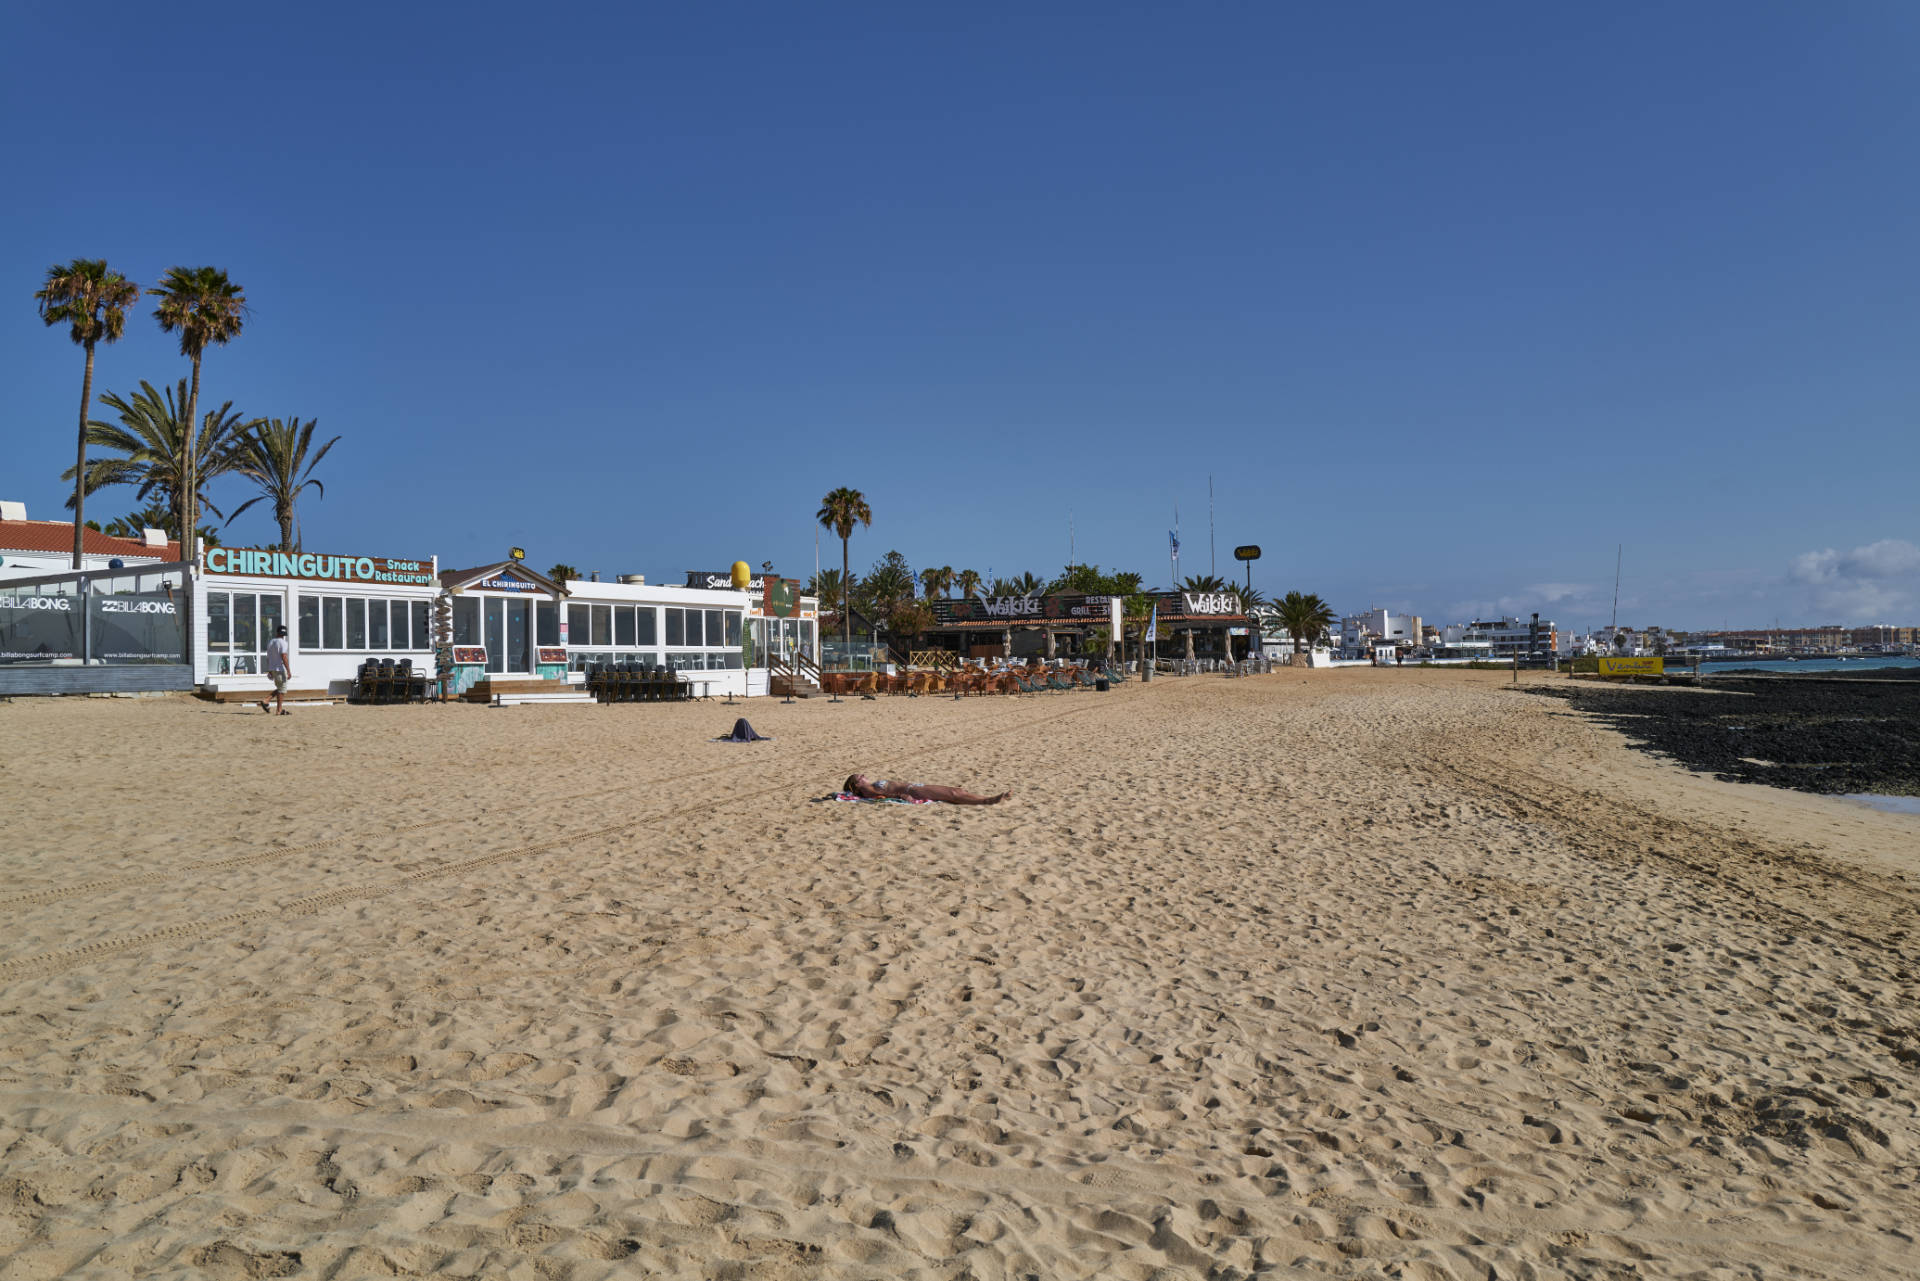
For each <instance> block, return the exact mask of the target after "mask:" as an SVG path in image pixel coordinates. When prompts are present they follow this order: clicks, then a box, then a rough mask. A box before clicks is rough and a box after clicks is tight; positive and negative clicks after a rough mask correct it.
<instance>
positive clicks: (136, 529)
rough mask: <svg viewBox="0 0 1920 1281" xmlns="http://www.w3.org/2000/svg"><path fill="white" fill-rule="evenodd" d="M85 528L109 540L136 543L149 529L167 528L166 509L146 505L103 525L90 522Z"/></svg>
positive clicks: (151, 504) (156, 504)
mask: <svg viewBox="0 0 1920 1281" xmlns="http://www.w3.org/2000/svg"><path fill="white" fill-rule="evenodd" d="M87 527H88V528H89V529H97V530H99V531H100V532H101V533H103V534H105V535H107V537H109V538H131V539H134V540H135V541H138V540H139V539H140V538H142V537H143V536H144V535H145V533H146V531H147V530H149V529H159V530H165V529H166V528H167V509H166V508H164V507H162V506H160V505H159V504H158V503H148V504H147V505H146V506H145V507H143V508H141V509H140V510H139V511H137V512H128V513H127V514H126V515H124V516H116V517H114V518H113V519H112V520H110V521H108V522H107V523H106V524H105V525H102V524H100V522H99V521H94V520H90V521H88V522H87Z"/></svg>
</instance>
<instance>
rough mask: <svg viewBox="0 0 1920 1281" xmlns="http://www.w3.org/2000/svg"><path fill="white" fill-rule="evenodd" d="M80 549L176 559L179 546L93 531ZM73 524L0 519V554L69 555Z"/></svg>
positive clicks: (62, 521) (90, 551) (94, 553)
mask: <svg viewBox="0 0 1920 1281" xmlns="http://www.w3.org/2000/svg"><path fill="white" fill-rule="evenodd" d="M80 546H81V549H82V550H83V551H85V552H86V554H87V555H89V556H119V557H122V558H125V557H129V556H134V557H139V558H140V559H142V560H179V559H180V544H179V543H176V542H171V541H169V542H168V543H167V545H166V546H164V547H149V546H147V545H146V544H145V543H143V542H141V541H140V540H139V539H137V538H114V537H111V536H110V535H107V534H103V533H101V532H100V531H99V530H97V529H89V530H87V531H86V535H85V540H84V541H83V542H82V543H81V544H80ZM72 550H73V522H72V521H68V520H0V551H9V552H71V551H72Z"/></svg>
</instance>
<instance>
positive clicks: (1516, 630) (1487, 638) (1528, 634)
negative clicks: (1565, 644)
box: [1440, 617, 1560, 658]
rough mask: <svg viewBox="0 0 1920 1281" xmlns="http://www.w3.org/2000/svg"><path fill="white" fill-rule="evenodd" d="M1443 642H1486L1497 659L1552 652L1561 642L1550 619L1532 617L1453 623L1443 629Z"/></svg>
mask: <svg viewBox="0 0 1920 1281" xmlns="http://www.w3.org/2000/svg"><path fill="white" fill-rule="evenodd" d="M1440 643H1441V644H1442V645H1447V646H1454V645H1470V644H1487V645H1491V646H1492V647H1493V649H1492V652H1493V656H1494V657H1495V658H1510V657H1512V656H1514V655H1516V654H1517V655H1519V656H1521V657H1523V658H1524V657H1526V656H1527V655H1528V654H1532V653H1535V652H1538V653H1542V654H1549V653H1552V652H1553V651H1554V650H1555V648H1556V647H1557V646H1558V645H1559V643H1560V638H1559V632H1558V631H1557V630H1556V629H1555V628H1554V625H1553V621H1552V620H1551V619H1546V618H1542V619H1540V620H1539V621H1538V622H1537V623H1536V622H1535V621H1534V620H1533V619H1531V618H1513V617H1507V618H1496V619H1478V620H1475V621H1474V622H1471V623H1452V624H1449V625H1448V626H1446V627H1443V628H1441V629H1440Z"/></svg>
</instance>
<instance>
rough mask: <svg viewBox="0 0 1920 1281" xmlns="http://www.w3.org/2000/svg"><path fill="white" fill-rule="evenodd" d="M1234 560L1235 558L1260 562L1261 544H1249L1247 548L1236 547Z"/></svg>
mask: <svg viewBox="0 0 1920 1281" xmlns="http://www.w3.org/2000/svg"><path fill="white" fill-rule="evenodd" d="M1233 558H1234V559H1235V560H1259V559H1260V544H1258V543H1248V544H1247V545H1246V546H1245V547H1236V548H1234V549H1233Z"/></svg>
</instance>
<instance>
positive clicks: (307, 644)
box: [300, 596, 320, 649]
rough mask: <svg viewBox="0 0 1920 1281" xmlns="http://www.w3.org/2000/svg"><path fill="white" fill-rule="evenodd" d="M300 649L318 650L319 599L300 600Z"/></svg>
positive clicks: (310, 597)
mask: <svg viewBox="0 0 1920 1281" xmlns="http://www.w3.org/2000/svg"><path fill="white" fill-rule="evenodd" d="M300 648H301V649H319V648H320V598H319V597H318V596H302V597H301V598H300Z"/></svg>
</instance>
